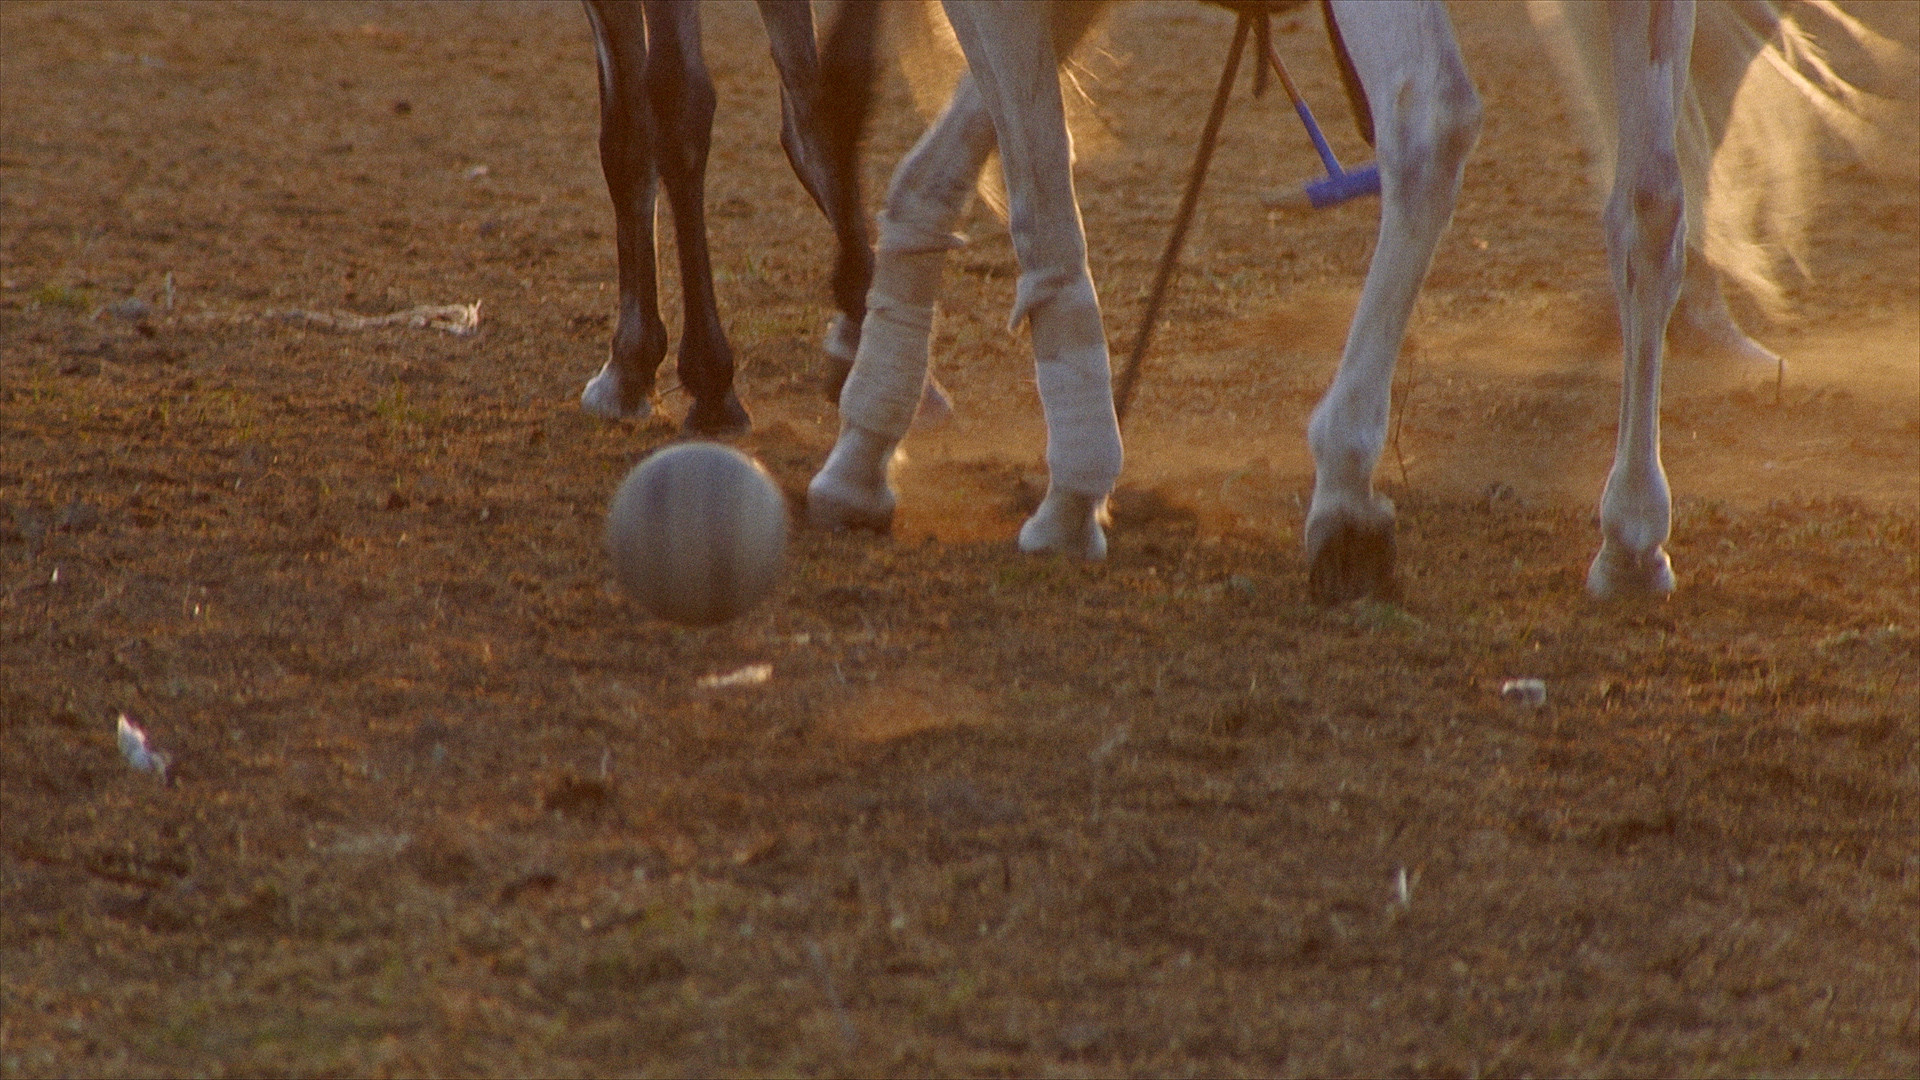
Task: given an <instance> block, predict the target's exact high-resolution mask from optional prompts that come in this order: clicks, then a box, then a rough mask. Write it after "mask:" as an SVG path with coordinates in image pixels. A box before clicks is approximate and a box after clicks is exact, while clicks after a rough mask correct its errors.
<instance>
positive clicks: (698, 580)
mask: <svg viewBox="0 0 1920 1080" xmlns="http://www.w3.org/2000/svg"><path fill="white" fill-rule="evenodd" d="M786 546H787V504H786V500H785V499H783V498H782V497H781V495H780V489H779V488H777V487H775V486H774V483H773V478H772V477H771V476H768V475H767V470H766V469H764V468H762V467H761V465H760V463H759V462H757V461H755V460H753V459H752V458H750V457H748V456H747V455H745V454H743V453H741V452H740V451H738V450H735V449H734V448H732V447H730V446H722V445H720V444H719V443H710V442H687V443H679V444H677V445H674V446H670V447H668V448H666V449H664V450H661V451H659V452H657V453H655V454H653V455H651V456H649V457H648V458H647V459H646V460H645V461H642V462H641V463H640V464H638V465H636V466H634V467H633V471H631V472H629V473H628V474H627V478H626V479H625V480H624V481H622V482H621V484H620V490H619V491H618V492H616V493H615V494H614V496H613V506H612V507H611V508H610V509H609V510H608V512H607V551H608V553H609V554H610V555H612V557H613V572H614V576H615V577H616V578H618V579H619V582H620V585H621V587H622V588H624V589H625V590H626V592H627V595H629V596H631V597H633V598H634V599H635V600H636V601H638V602H639V603H640V606H642V607H644V608H646V609H647V610H648V611H650V612H652V613H653V614H655V615H658V616H659V617H660V618H663V619H667V620H669V621H671V622H677V623H681V624H683V625H687V626H713V625H715V624H718V623H723V622H726V621H727V620H729V619H732V618H735V617H737V616H739V615H740V614H742V613H743V612H745V611H746V610H747V609H749V608H751V607H753V606H754V605H755V604H757V603H759V602H760V601H761V600H763V599H765V598H766V595H767V593H769V592H771V591H772V589H773V584H774V582H775V580H777V579H778V578H779V576H780V563H781V558H782V556H783V555H784V554H785V552H786Z"/></svg>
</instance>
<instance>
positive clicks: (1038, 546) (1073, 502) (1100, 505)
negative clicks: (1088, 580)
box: [1020, 489, 1108, 562]
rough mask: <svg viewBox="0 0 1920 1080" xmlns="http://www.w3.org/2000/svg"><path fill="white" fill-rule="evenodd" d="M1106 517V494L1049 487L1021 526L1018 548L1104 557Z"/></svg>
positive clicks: (1083, 556)
mask: <svg viewBox="0 0 1920 1080" xmlns="http://www.w3.org/2000/svg"><path fill="white" fill-rule="evenodd" d="M1107 520H1108V519H1107V498H1106V496H1104V495H1086V494H1083V493H1081V492H1077V491H1056V490H1053V489H1048V491H1047V497H1046V498H1045V499H1042V500H1041V501H1040V509H1038V510H1035V511H1034V512H1033V516H1032V517H1030V518H1028V519H1027V522H1026V524H1024V525H1022V526H1020V550H1021V551H1025V552H1028V553H1034V552H1041V551H1057V552H1059V553H1060V554H1062V555H1072V556H1075V557H1076V558H1081V559H1087V560H1089V561H1096V562H1097V561H1099V560H1101V559H1104V558H1106V557H1107V529H1106V526H1107Z"/></svg>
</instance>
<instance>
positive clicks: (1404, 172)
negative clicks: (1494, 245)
mask: <svg viewBox="0 0 1920 1080" xmlns="http://www.w3.org/2000/svg"><path fill="white" fill-rule="evenodd" d="M1394 105H1395V108H1394V109H1393V112H1392V117H1391V119H1390V121H1389V125H1388V127H1387V129H1386V130H1385V131H1384V132H1382V137H1381V139H1380V147H1379V152H1380V160H1381V165H1382V169H1383V173H1382V176H1383V180H1385V179H1387V178H1389V177H1390V178H1391V179H1390V180H1389V181H1388V182H1391V183H1394V184H1395V185H1396V186H1397V187H1399V188H1401V189H1402V190H1406V191H1409V192H1419V193H1433V192H1444V191H1447V190H1450V189H1451V188H1452V187H1454V186H1456V185H1457V184H1458V183H1459V179H1460V174H1461V171H1462V170H1463V169H1464V168H1465V166H1466V161H1467V155H1468V154H1470V153H1472V151H1473V146H1474V143H1476V142H1477V141H1479V138H1480V126H1481V111H1482V110H1481V104H1480V94H1479V92H1478V91H1476V90H1475V89H1474V88H1473V80H1472V79H1470V78H1468V77H1467V72H1466V69H1465V68H1463V67H1460V66H1459V65H1457V64H1439V65H1437V66H1436V67H1434V68H1433V69H1431V70H1429V71H1428V72H1426V73H1425V77H1424V78H1418V79H1409V80H1408V81H1406V82H1405V83H1403V84H1402V85H1401V87H1400V88H1399V92H1398V93H1397V94H1396V95H1395V100H1394Z"/></svg>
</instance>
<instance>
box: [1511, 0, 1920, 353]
mask: <svg viewBox="0 0 1920 1080" xmlns="http://www.w3.org/2000/svg"><path fill="white" fill-rule="evenodd" d="M1602 7H1603V5H1598V4H1587V3H1569V2H1566V0H1529V2H1528V13H1529V14H1530V15H1531V16H1532V20H1533V23H1534V26H1535V28H1536V29H1538V30H1539V31H1540V33H1541V35H1542V37H1543V38H1544V39H1545V40H1546V43H1547V45H1548V48H1549V52H1550V53H1551V54H1552V55H1553V57H1554V60H1555V62H1556V63H1557V64H1558V66H1559V67H1560V70H1561V74H1562V76H1563V78H1564V80H1565V81H1566V83H1567V84H1568V85H1569V86H1570V87H1571V88H1572V89H1573V91H1574V94H1573V96H1574V97H1575V98H1576V99H1577V100H1579V102H1580V103H1581V106H1582V111H1583V112H1584V114H1585V119H1586V121H1587V123H1586V135H1587V142H1588V145H1589V148H1590V150H1591V151H1592V156H1591V162H1592V170H1593V180H1594V184H1595V187H1594V190H1596V191H1599V192H1606V191H1608V190H1611V188H1612V185H1613V168H1614V162H1615V161H1616V160H1617V156H1618V137H1617V131H1618V117H1617V116H1615V115H1614V105H1613V103H1614V93H1613V87H1612V83H1611V75H1610V71H1611V64H1612V61H1611V58H1610V56H1609V54H1608V38H1607V34H1606V33H1605V22H1606V13H1605V11H1604V10H1601V8H1602ZM1834 53H1839V54H1841V55H1840V57H1839V58H1838V59H1836V58H1834V57H1833V54H1834ZM1841 68H1844V69H1847V70H1848V71H1849V72H1850V73H1851V72H1853V71H1858V72H1859V74H1858V75H1856V77H1857V78H1859V79H1861V80H1862V81H1863V82H1868V83H1869V85H1873V86H1875V87H1876V88H1878V87H1883V86H1884V87H1895V86H1902V87H1907V89H1906V91H1905V92H1906V94H1907V95H1908V96H1911V94H1912V90H1911V89H1910V87H1911V83H1912V78H1913V73H1914V71H1915V55H1914V53H1913V52H1912V51H1911V50H1909V49H1908V48H1906V47H1905V46H1903V45H1900V44H1898V43H1896V42H1894V41H1891V40H1889V39H1888V38H1886V37H1885V36H1883V35H1881V34H1879V33H1877V32H1876V31H1874V30H1873V29H1872V28H1870V27H1868V26H1867V25H1866V24H1864V23H1863V22H1861V21H1860V20H1859V19H1858V18H1855V17H1854V16H1853V15H1851V14H1849V13H1848V12H1847V11H1845V10H1843V9H1842V8H1841V7H1840V6H1839V5H1838V4H1836V3H1833V2H1832V0H1802V2H1799V3H1794V4H1787V3H1778V2H1773V0H1702V2H1701V3H1700V4H1699V6H1698V8H1697V13H1696V16H1695V20H1694V36H1693V53H1692V60H1691V79H1690V83H1689V86H1688V89H1687V95H1686V100H1685V102H1684V103H1683V106H1682V112H1681V115H1680V119H1679V131H1678V143H1679V145H1678V149H1679V152H1680V161H1681V169H1682V172H1683V180H1684V183H1685V186H1686V190H1687V219H1688V220H1687V246H1688V248H1689V249H1690V250H1691V251H1692V252H1693V254H1694V256H1695V258H1693V259H1690V260H1689V263H1690V270H1689V275H1688V277H1689V281H1688V290H1689V292H1690V293H1693V294H1695V295H1694V296H1693V300H1694V301H1695V302H1696V304H1698V303H1700V302H1703V301H1702V297H1701V295H1700V294H1699V290H1700V289H1701V288H1702V287H1707V288H1711V289H1712V290H1713V292H1712V294H1711V295H1710V296H1707V297H1705V299H1704V302H1705V303H1707V304H1717V303H1718V301H1719V300H1720V297H1719V295H1718V282H1717V281H1713V280H1711V278H1712V271H1718V274H1719V275H1720V276H1722V277H1724V278H1726V279H1727V280H1730V281H1732V282H1734V283H1736V284H1737V285H1739V286H1740V288H1741V290H1742V291H1743V292H1745V293H1746V294H1747V295H1748V296H1750V297H1751V298H1752V299H1753V300H1754V301H1755V303H1757V304H1758V305H1759V307H1760V308H1761V310H1762V311H1764V312H1765V313H1766V314H1767V315H1768V316H1769V317H1772V318H1780V317H1782V316H1784V315H1785V314H1786V313H1787V311H1788V307H1789V304H1788V301H1787V291H1786V285H1785V278H1786V277H1787V275H1788V271H1789V269H1791V270H1792V271H1794V272H1795V273H1798V274H1800V275H1802V276H1804V275H1805V274H1806V273H1807V229H1808V224H1809V222H1810V220H1811V218H1812V215H1813V211H1814V210H1815V208H1816V206H1817V202H1818V197H1819V179H1820V163H1821V158H1822V156H1823V153H1824V152H1826V151H1827V150H1828V149H1829V148H1830V147H1832V146H1834V145H1835V144H1838V145H1839V146H1841V147H1844V148H1845V149H1846V150H1847V151H1849V152H1851V153H1852V154H1853V155H1854V156H1855V157H1857V158H1858V160H1860V161H1861V162H1862V163H1863V164H1865V165H1866V166H1867V167H1868V168H1869V169H1872V170H1874V171H1876V172H1880V173H1884V174H1890V175H1893V176H1897V177H1899V178H1901V179H1904V180H1908V181H1913V180H1916V179H1920V157H1916V156H1915V155H1914V154H1913V153H1912V152H1911V145H1913V144H1912V143H1911V141H1909V150H1908V152H1907V153H1906V154H1901V153H1899V152H1898V150H1896V148H1895V147H1896V144H1897V141H1898V139H1899V135H1898V132H1899V129H1900V128H1901V127H1902V126H1903V125H1904V126H1905V127H1908V128H1911V127H1912V126H1913V125H1914V119H1913V115H1914V114H1915V109H1914V103H1913V102H1911V101H1906V102H1900V101H1895V100H1890V99H1889V98H1886V97H1882V96H1878V95H1877V94H1875V93H1873V92H1870V91H1869V90H1867V89H1863V88H1862V87H1861V86H1858V85H1856V84H1855V83H1854V82H1853V81H1851V80H1850V79H1849V78H1847V77H1845V76H1843V75H1842V74H1841V70H1840V69H1841ZM1909 140H1911V133H1909ZM1702 256H1704V259H1702V258H1701V257H1702ZM1709 267H1711V271H1710V270H1709V269H1708V268H1709ZM1682 306H1683V309H1684V308H1685V307H1686V303H1685V302H1683V305H1682ZM1723 310H1724V309H1723ZM1692 314H1694V315H1696V316H1698V315H1699V314H1701V313H1700V312H1694V313H1692ZM1688 315H1689V313H1688V312H1686V311H1685V310H1683V311H1681V312H1677V313H1676V318H1675V321H1676V323H1679V322H1680V321H1681V320H1682V319H1683V318H1686V317H1688ZM1676 329H1678V327H1676Z"/></svg>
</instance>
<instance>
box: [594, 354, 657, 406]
mask: <svg viewBox="0 0 1920 1080" xmlns="http://www.w3.org/2000/svg"><path fill="white" fill-rule="evenodd" d="M580 408H581V409H582V410H584V411H585V412H586V414H587V415H588V416H597V417H599V418H600V419H602V420H646V419H649V418H650V417H652V416H653V398H652V396H650V395H649V396H645V397H642V398H641V399H640V404H639V405H637V406H635V407H634V408H632V409H622V408H621V407H620V374H619V372H617V371H615V370H614V367H613V361H611V360H609V361H607V362H606V363H605V364H602V365H601V366H600V373H599V374H598V375H595V376H594V377H593V378H592V379H591V380H589V381H588V383H587V388H586V389H585V390H582V391H580Z"/></svg>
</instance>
